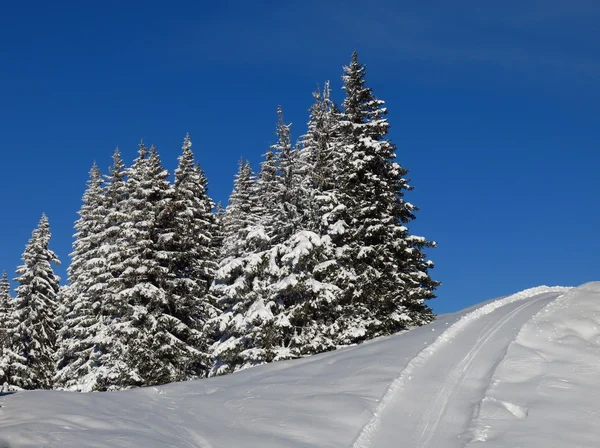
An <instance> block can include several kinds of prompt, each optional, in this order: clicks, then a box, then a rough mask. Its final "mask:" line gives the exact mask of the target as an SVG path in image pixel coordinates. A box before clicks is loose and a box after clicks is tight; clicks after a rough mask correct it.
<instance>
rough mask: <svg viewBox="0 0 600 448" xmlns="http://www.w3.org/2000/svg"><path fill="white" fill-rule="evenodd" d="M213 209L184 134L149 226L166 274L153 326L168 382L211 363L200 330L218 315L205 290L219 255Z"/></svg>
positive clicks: (187, 376)
mask: <svg viewBox="0 0 600 448" xmlns="http://www.w3.org/2000/svg"><path fill="white" fill-rule="evenodd" d="M213 208H214V203H213V202H212V200H211V199H210V197H209V196H208V191H207V181H206V176H205V175H204V172H203V171H202V170H201V168H200V166H199V165H198V164H196V163H195V162H194V154H193V152H192V142H191V140H190V137H189V135H187V136H186V137H185V139H184V143H183V147H182V154H181V156H180V157H179V165H178V167H177V169H176V171H175V184H174V189H173V191H172V193H171V197H170V198H169V200H167V201H164V202H163V203H162V204H160V203H159V208H158V213H157V217H156V224H155V226H154V227H155V233H156V236H155V237H154V241H155V247H156V249H157V257H158V259H159V263H160V264H161V266H163V267H164V268H165V270H166V273H167V275H166V276H164V277H163V281H162V282H160V283H159V287H160V288H161V289H162V290H163V291H164V293H165V300H166V302H165V303H163V305H162V308H161V309H160V310H159V313H158V314H157V328H158V331H159V332H163V333H164V335H165V336H166V344H165V345H164V346H163V347H162V348H161V350H162V353H161V358H160V362H161V363H163V364H167V365H168V366H169V372H170V375H171V378H168V379H167V380H168V381H176V380H186V379H193V378H198V377H200V376H205V375H206V373H207V371H208V368H209V366H210V355H209V354H208V344H207V341H206V338H205V337H204V335H203V329H204V326H205V324H206V322H207V321H208V320H209V319H212V318H214V317H215V316H216V315H217V314H218V309H217V307H216V305H215V303H214V299H213V298H212V296H211V295H210V294H209V287H210V284H211V283H212V280H213V278H214V276H215V269H216V266H217V262H216V260H217V253H218V248H217V247H215V242H214V238H215V236H216V233H217V231H218V227H217V221H216V216H215V215H214V214H213V212H212V209H213Z"/></svg>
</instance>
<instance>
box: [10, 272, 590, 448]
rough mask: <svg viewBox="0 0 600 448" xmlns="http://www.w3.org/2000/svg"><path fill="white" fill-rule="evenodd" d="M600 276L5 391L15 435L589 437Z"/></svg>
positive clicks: (363, 447) (276, 439)
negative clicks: (319, 341)
mask: <svg viewBox="0 0 600 448" xmlns="http://www.w3.org/2000/svg"><path fill="white" fill-rule="evenodd" d="M599 371H600V283H592V284H586V285H583V286H581V287H579V288H574V289H567V288H549V287H539V288H533V289H530V290H527V291H523V292H520V293H518V294H515V295H512V296H509V297H506V298H502V299H498V300H495V301H490V302H487V303H485V304H481V305H479V306H476V307H473V308H471V309H468V310H464V311H462V312H459V313H456V314H451V315H445V316H441V317H440V318H439V319H438V320H437V321H435V322H434V323H432V324H430V325H427V326H424V327H421V328H418V329H416V330H413V331H410V332H408V333H404V334H400V335H396V336H392V337H388V338H384V339H379V340H375V341H371V342H368V343H365V344H363V345H361V346H357V347H350V348H346V349H343V350H339V351H337V352H330V353H325V354H321V355H316V356H313V357H309V358H305V359H301V360H294V361H285V362H279V363H274V364H271V365H266V366H261V367H257V368H253V369H249V370H245V371H242V372H238V373H235V374H232V375H228V376H224V377H218V378H211V379H206V380H200V381H192V382H187V383H178V384H171V385H167V386H164V387H152V388H145V389H137V390H129V391H123V392H110V393H91V394H79V393H69V392H51V391H47V392H45V391H44V392H18V393H15V394H12V395H4V396H2V397H0V405H1V408H0V441H1V442H0V446H4V445H3V444H2V442H3V443H5V444H6V445H7V446H10V447H13V448H14V447H34V446H56V447H63V448H66V447H82V446H86V447H133V446H136V447H190V448H191V447H203V448H217V447H223V448H226V447H261V448H271V447H288V448H292V447H293V448H306V447H323V448H324V447H339V448H341V447H354V448H367V447H378V448H380V447H399V446H400V447H419V448H425V447H431V448H439V447H444V448H453V447H465V446H468V447H490V448H491V447H517V446H519V447H537V446H544V447H576V446H577V447H597V446H599V445H600V429H599V427H598V424H597V418H598V414H599V413H600V405H599V404H598V403H600V382H599V381H598V372H599Z"/></svg>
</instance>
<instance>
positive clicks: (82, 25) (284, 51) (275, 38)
mask: <svg viewBox="0 0 600 448" xmlns="http://www.w3.org/2000/svg"><path fill="white" fill-rule="evenodd" d="M492 3H494V5H492ZM598 23H600V4H598V2H597V0H589V1H586V0H570V1H568V2H567V1H563V0H561V1H557V0H543V1H542V0H540V1H532V0H519V1H504V2H482V1H479V0H467V1H456V2H447V1H422V2H408V1H402V0H400V1H398V0H385V1H381V0H374V1H371V2H363V1H357V0H340V1H337V0H335V1H334V0H321V1H310V0H304V1H291V2H285V1H272V2H264V1H253V2H246V1H239V2H231V1H223V2H207V1H174V2H153V1H145V2H138V3H137V4H136V2H133V1H132V2H129V1H128V2H116V1H103V2H75V1H63V2H42V1H23V2H16V1H12V2H8V1H7V2H4V3H3V5H2V12H1V14H0V168H1V174H0V191H1V192H2V201H3V203H2V205H1V210H2V212H1V219H0V269H6V270H7V271H9V273H10V274H11V275H12V273H13V272H14V269H15V267H16V266H17V265H18V264H19V263H20V255H21V253H22V251H23V248H24V245H25V244H26V242H27V240H28V239H29V237H30V235H31V231H32V229H33V228H34V227H35V225H36V224H37V222H38V220H39V217H40V215H41V213H42V212H46V213H47V214H48V216H49V219H50V224H51V226H52V231H53V240H52V247H53V248H54V250H55V251H56V252H57V253H58V254H59V256H60V258H61V259H62V261H63V264H64V266H63V267H62V268H61V269H59V274H60V275H61V276H63V277H66V274H65V271H64V269H65V267H66V266H67V265H68V262H69V259H68V253H69V251H70V245H71V241H72V240H71V235H72V233H73V230H72V226H73V222H74V221H75V219H76V218H77V215H76V212H77V210H78V209H79V206H80V201H81V195H82V193H83V191H84V188H85V182H86V180H87V173H88V171H89V168H90V166H91V164H92V162H93V161H94V160H96V161H97V162H98V164H99V165H100V167H101V168H102V169H103V170H104V171H105V170H106V168H107V167H108V166H109V165H110V163H111V155H112V152H113V150H114V148H115V147H116V146H117V145H118V146H119V147H120V148H121V150H122V152H123V155H124V158H125V160H126V162H127V163H128V164H130V163H131V161H132V160H133V158H134V157H135V153H136V150H137V143H138V142H139V140H140V138H142V137H143V138H144V140H145V141H146V142H147V143H150V144H152V143H153V144H155V145H157V147H158V149H159V151H160V153H161V156H162V158H163V162H164V164H165V166H166V167H167V168H168V169H169V170H171V172H172V170H173V168H174V167H175V164H176V159H177V156H178V155H179V151H180V147H181V142H182V139H183V137H184V135H185V133H186V132H189V133H190V134H191V136H192V141H193V144H194V146H193V149H194V150H195V152H196V155H197V158H198V160H199V161H200V163H201V165H202V167H203V168H204V170H205V171H206V173H207V175H208V177H209V181H210V193H211V195H212V196H213V198H214V199H215V200H222V201H226V199H227V197H228V195H229V192H230V191H231V188H232V178H233V174H234V173H235V171H236V164H237V160H238V159H239V158H240V156H244V157H246V158H248V159H250V160H251V161H252V163H253V164H254V166H255V167H256V166H257V164H258V162H259V160H260V156H261V154H263V153H264V152H265V150H266V148H267V147H268V146H269V144H271V143H273V142H274V139H275V137H274V130H275V123H276V113H275V111H276V107H277V105H278V104H281V105H282V106H283V108H284V112H285V115H286V118H287V120H288V121H291V122H293V123H294V126H293V130H294V134H295V136H296V137H297V136H299V135H300V134H301V133H302V132H303V131H304V130H305V123H306V121H307V109H308V108H309V106H310V104H311V102H312V98H311V92H312V91H313V90H314V89H315V87H316V86H317V84H318V83H320V84H322V83H323V82H324V81H325V80H327V79H330V80H331V81H332V85H333V88H334V90H335V92H336V98H337V99H338V100H339V99H341V97H342V92H341V91H340V89H339V88H340V84H341V80H340V76H341V73H342V72H341V67H342V65H344V64H346V63H347V62H348V61H349V59H350V55H351V53H352V51H353V50H357V51H358V52H359V56H360V58H361V60H362V62H364V63H365V64H366V65H367V80H368V82H369V84H370V86H371V87H372V88H373V90H374V92H375V94H376V95H377V96H378V97H379V98H381V99H383V100H385V101H386V102H387V106H388V107H389V110H390V114H389V119H390V123H391V126H392V132H391V138H392V140H393V141H394V142H395V143H396V144H397V146H398V156H399V161H400V163H402V164H403V165H404V166H406V167H407V168H409V169H410V170H411V174H410V177H411V179H412V183H413V185H414V186H415V191H414V192H412V193H410V194H409V196H408V200H410V201H411V202H413V203H414V204H416V205H417V206H419V207H420V208H421V211H420V212H419V214H418V218H417V220H416V221H415V222H414V225H413V231H414V232H415V233H417V234H423V235H425V236H427V237H428V238H431V239H435V240H437V241H438V244H439V247H438V248H437V249H435V250H432V251H431V258H432V259H433V260H434V261H435V262H436V268H435V269H434V270H433V271H432V273H433V276H434V277H435V278H436V279H439V280H441V281H442V282H443V286H442V287H441V288H440V289H439V298H438V299H436V300H434V301H432V302H431V305H432V306H433V307H434V309H435V310H436V311H438V312H446V311H451V310H456V309H459V308H462V307H465V306H467V305H470V304H472V303H475V302H478V301H482V300H485V299H488V298H491V297H495V296H499V295H504V294H508V293H511V292H515V291H517V290H520V289H523V288H526V287H529V286H535V285H539V284H544V283H545V284H562V285H576V284H580V283H583V282H586V281H590V280H598V279H600V275H599V274H600V241H599V238H598V227H599V221H600V213H599V206H598V202H599V201H598V196H599V193H600V178H599V176H598V175H597V171H598V169H599V166H600V163H599V162H600V155H599V153H600V151H599V150H600V148H599V142H600V109H599V100H600V28H599V27H598V26H597V24H598Z"/></svg>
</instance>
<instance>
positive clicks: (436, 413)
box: [352, 286, 569, 448]
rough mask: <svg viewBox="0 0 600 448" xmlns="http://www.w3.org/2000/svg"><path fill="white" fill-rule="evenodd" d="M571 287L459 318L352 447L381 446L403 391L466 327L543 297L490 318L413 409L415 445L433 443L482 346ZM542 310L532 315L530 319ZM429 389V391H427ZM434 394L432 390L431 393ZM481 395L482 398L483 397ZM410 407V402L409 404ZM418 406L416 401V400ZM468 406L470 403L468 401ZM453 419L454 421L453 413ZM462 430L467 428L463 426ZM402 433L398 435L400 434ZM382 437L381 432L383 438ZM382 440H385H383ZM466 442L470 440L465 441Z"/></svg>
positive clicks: (522, 295) (528, 294)
mask: <svg viewBox="0 0 600 448" xmlns="http://www.w3.org/2000/svg"><path fill="white" fill-rule="evenodd" d="M568 289H569V288H563V287H547V286H540V287H536V288H531V289H527V290H525V291H521V292H519V293H516V294H513V295H511V296H508V297H505V298H503V299H500V300H497V301H494V302H491V303H488V304H487V305H484V306H482V307H481V308H477V309H475V310H474V311H472V312H471V313H469V314H466V315H465V316H463V317H462V318H461V319H460V320H459V321H457V322H456V323H454V324H453V325H452V326H450V327H449V328H448V329H447V330H445V331H444V332H443V333H442V334H440V336H439V337H438V338H437V339H436V340H435V341H434V342H433V343H432V344H431V345H429V346H428V347H427V348H425V349H424V350H422V351H421V352H420V353H419V354H418V355H417V356H416V357H415V358H413V359H412V360H411V361H410V362H409V363H408V365H407V366H406V368H405V369H404V370H403V371H402V372H401V374H400V375H399V376H398V377H397V378H396V379H395V380H394V381H393V382H392V383H391V384H390V386H389V387H388V389H387V391H386V393H385V394H384V396H383V398H382V399H381V401H380V404H379V406H378V407H377V408H376V409H375V411H374V413H373V416H372V418H371V420H370V421H369V422H368V423H367V424H366V425H365V426H364V427H363V429H362V430H361V432H360V433H359V435H358V437H357V438H356V439H355V441H354V443H353V445H352V447H353V448H371V447H378V448H379V447H380V446H381V444H379V443H375V444H374V439H376V438H377V435H378V433H380V432H382V430H383V431H385V430H386V427H384V426H383V425H382V420H383V418H384V417H385V416H386V415H387V416H388V417H393V415H390V413H393V408H394V407H402V404H403V400H402V393H403V392H404V391H405V386H407V385H408V384H409V383H410V382H411V381H412V377H413V375H415V374H417V373H418V370H419V369H420V368H421V367H422V366H423V364H425V363H426V362H427V361H429V360H430V359H431V358H434V355H436V354H437V353H438V352H439V351H440V350H441V349H443V348H444V347H445V346H446V345H448V344H451V343H452V341H453V340H454V339H455V338H456V337H457V336H459V335H460V334H461V333H463V332H464V331H465V330H466V329H468V328H469V327H471V326H472V325H474V324H475V323H477V321H479V320H480V319H481V318H483V317H485V316H487V315H488V314H491V313H492V312H494V311H496V310H498V309H499V308H501V307H504V306H507V305H510V304H513V303H515V302H518V301H522V300H527V299H533V298H535V297H536V296H541V297H538V298H536V299H533V300H528V301H527V302H526V303H524V304H522V305H519V306H518V307H516V308H515V309H513V310H512V311H510V312H508V313H507V314H506V315H505V316H503V317H502V318H501V319H499V320H497V321H495V322H494V321H493V320H492V321H490V322H488V323H487V325H486V326H485V327H484V328H483V330H482V331H481V333H479V334H478V337H477V339H476V341H475V343H474V345H473V346H472V348H471V349H470V350H469V351H468V352H467V353H466V355H465V356H464V357H463V358H462V360H460V362H458V364H456V365H455V366H454V367H452V368H451V370H450V371H449V372H448V374H447V375H446V376H445V379H444V380H443V381H441V384H440V385H439V386H438V387H437V389H436V391H435V392H434V395H433V396H432V397H427V393H425V395H424V396H423V397H422V398H423V399H422V400H420V401H418V403H419V404H420V405H419V406H418V407H417V408H416V409H414V410H413V411H412V412H409V414H408V416H409V417H410V420H411V421H413V422H415V425H414V426H413V427H414V428H415V431H414V434H412V436H413V443H414V442H416V445H410V446H414V447H415V448H426V447H429V446H430V443H431V441H432V439H433V438H434V437H435V435H436V431H437V430H438V429H439V427H440V425H441V424H442V423H443V419H444V415H445V411H446V408H447V406H448V403H449V401H450V399H451V397H452V395H453V393H455V391H456V390H457V389H459V388H460V387H461V386H462V384H463V383H464V381H465V379H466V378H467V376H468V374H469V372H470V370H471V369H472V368H473V361H474V360H475V358H476V357H477V355H478V354H480V353H481V350H482V348H483V347H484V346H485V345H486V343H488V342H489V341H490V339H492V338H493V337H494V336H495V335H497V334H498V332H499V330H500V329H502V328H504V327H505V326H506V325H508V324H509V323H510V322H511V321H512V320H513V319H514V318H515V316H520V315H521V314H522V313H523V312H524V311H525V310H526V309H527V308H529V307H531V306H533V305H535V304H537V303H538V302H540V301H545V303H543V304H542V307H543V306H545V304H546V302H549V301H551V300H553V299H556V298H557V297H558V296H560V295H561V294H562V293H564V292H566V291H567V290H568ZM537 311H539V309H536V311H534V312H533V314H531V315H529V317H528V319H530V318H531V317H532V316H533V315H534V314H536V312H537ZM516 334H517V332H514V334H512V338H514V337H516ZM508 343H509V341H506V343H505V344H504V345H506V346H508ZM499 361H500V360H496V361H495V362H494V365H493V366H492V370H493V368H494V367H495V366H496V365H497V364H498V362H499ZM490 374H491V372H490ZM427 392H428V391H427ZM429 394H432V392H429ZM480 398H481V397H480ZM406 404H408V405H409V406H410V405H411V404H410V403H406ZM413 405H414V403H413ZM466 405H467V406H469V405H470V404H469V403H467V404H466ZM448 419H449V420H452V416H449V418H448ZM449 424H450V425H453V426H456V423H455V422H452V421H450V422H449ZM460 429H461V430H462V429H463V428H460ZM388 432H389V433H390V434H394V433H398V432H399V431H398V429H397V428H390V430H389V431H388ZM460 435H461V434H460V433H458V434H456V437H460ZM399 436H400V434H398V437H399ZM398 437H394V438H393V439H392V438H387V440H386V442H389V443H392V444H394V445H398V444H400V445H402V442H401V441H400V440H399V439H398ZM379 438H380V439H381V435H380V437H379ZM379 442H381V440H379ZM465 442H466V440H465ZM406 446H408V445H406Z"/></svg>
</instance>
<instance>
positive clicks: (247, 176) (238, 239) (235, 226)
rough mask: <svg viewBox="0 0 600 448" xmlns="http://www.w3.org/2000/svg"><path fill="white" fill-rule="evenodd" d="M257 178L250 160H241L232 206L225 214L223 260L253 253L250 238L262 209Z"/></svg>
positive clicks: (223, 218) (228, 207) (230, 202)
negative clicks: (258, 195) (257, 192)
mask: <svg viewBox="0 0 600 448" xmlns="http://www.w3.org/2000/svg"><path fill="white" fill-rule="evenodd" d="M255 181H256V179H255V176H254V173H253V172H252V168H251V167H250V163H249V162H248V161H246V160H240V163H239V167H238V172H237V174H236V175H235V180H234V188H233V191H232V192H231V195H230V196H229V204H228V205H227V208H226V209H225V211H224V213H223V215H222V232H223V247H222V250H221V252H222V256H223V258H230V257H239V256H241V255H244V254H246V253H248V252H252V251H253V249H252V247H251V242H250V241H248V237H249V236H252V235H251V234H252V232H253V231H255V230H256V227H257V226H258V225H259V223H260V219H261V216H260V214H262V212H261V208H260V207H259V204H258V199H259V198H258V197H257V195H256V186H255Z"/></svg>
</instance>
